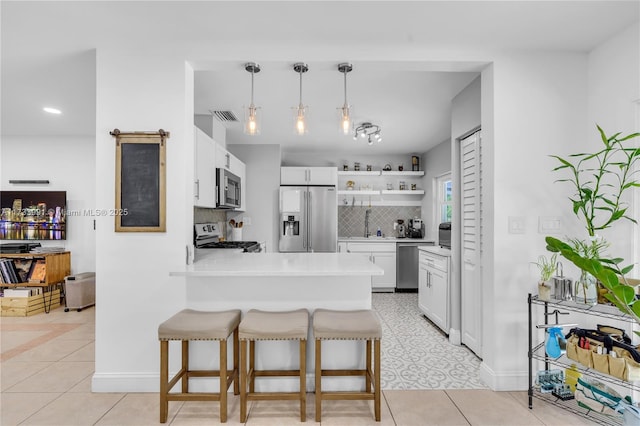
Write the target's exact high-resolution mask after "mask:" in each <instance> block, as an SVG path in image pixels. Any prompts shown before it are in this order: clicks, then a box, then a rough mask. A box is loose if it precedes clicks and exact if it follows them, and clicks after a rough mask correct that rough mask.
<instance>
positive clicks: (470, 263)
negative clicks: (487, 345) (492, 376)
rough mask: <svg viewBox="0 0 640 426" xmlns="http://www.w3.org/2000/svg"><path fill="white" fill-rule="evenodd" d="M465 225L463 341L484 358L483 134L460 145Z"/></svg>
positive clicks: (463, 224) (462, 278)
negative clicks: (482, 270)
mask: <svg viewBox="0 0 640 426" xmlns="http://www.w3.org/2000/svg"><path fill="white" fill-rule="evenodd" d="M460 145H461V146H460V153H461V158H460V174H461V176H460V178H461V180H460V182H461V197H462V203H461V207H462V212H461V214H462V223H461V240H462V241H461V258H462V268H461V269H462V271H461V287H462V288H461V302H462V306H461V308H462V324H461V325H462V327H461V328H462V330H461V334H462V336H461V339H462V343H463V344H465V345H466V346H467V347H468V348H469V349H471V350H472V351H473V352H475V353H476V355H478V356H479V357H482V280H481V279H482V275H481V268H480V252H481V250H480V249H481V247H480V240H481V239H480V236H481V229H482V228H481V223H480V218H481V214H480V213H481V203H480V200H481V197H480V195H481V188H482V179H481V173H480V171H481V164H482V161H481V158H482V157H481V151H480V132H479V131H478V132H476V133H474V134H472V135H471V136H468V137H466V138H465V139H463V140H461V141H460Z"/></svg>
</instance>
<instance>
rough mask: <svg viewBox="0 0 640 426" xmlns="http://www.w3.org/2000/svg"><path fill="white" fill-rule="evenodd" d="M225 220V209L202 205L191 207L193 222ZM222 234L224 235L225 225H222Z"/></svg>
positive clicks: (223, 221) (224, 221)
mask: <svg viewBox="0 0 640 426" xmlns="http://www.w3.org/2000/svg"><path fill="white" fill-rule="evenodd" d="M209 222H222V223H226V222H227V212H226V210H215V209H208V208H203V207H194V208H193V223H209ZM222 228H223V229H222V235H223V236H226V234H227V233H226V229H225V228H226V226H223V227H222Z"/></svg>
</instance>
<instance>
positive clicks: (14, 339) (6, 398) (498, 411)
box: [0, 308, 587, 426]
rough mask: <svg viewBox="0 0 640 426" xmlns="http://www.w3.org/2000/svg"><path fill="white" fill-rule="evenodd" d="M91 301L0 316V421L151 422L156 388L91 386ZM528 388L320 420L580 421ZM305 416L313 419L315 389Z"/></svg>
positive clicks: (214, 412) (200, 416)
mask: <svg viewBox="0 0 640 426" xmlns="http://www.w3.org/2000/svg"><path fill="white" fill-rule="evenodd" d="M94 314H95V311H94V309H93V308H89V309H85V310H83V311H82V312H75V311H71V312H64V310H63V309H62V308H59V309H56V310H53V311H52V312H51V313H49V314H39V315H36V316H33V317H28V318H6V317H3V318H1V319H0V330H1V338H0V379H1V380H0V391H1V395H0V397H1V398H0V412H1V413H0V424H1V425H2V426H12V425H59V426H68V425H100V426H106V425H114V426H116V425H117V426H122V425H136V426H138V425H156V424H159V422H158V415H159V408H158V394H157V393H92V392H91V376H92V374H93V371H94V338H95V336H94ZM239 402H240V401H239V398H238V397H236V396H233V395H231V396H230V398H229V408H228V409H229V420H228V424H230V425H233V424H238V423H239V421H238V420H239V417H240V416H239ZM526 404H527V395H526V392H492V391H490V390H486V389H480V390H477V389H476V390H464V389H455V390H386V391H383V401H382V421H381V422H380V423H376V422H375V421H373V417H372V416H373V414H372V406H371V402H366V401H326V402H325V403H324V404H323V410H322V411H323V416H322V425H345V426H347V425H349V426H351V425H376V424H379V425H385V426H386V425H403V426H404V425H407V426H409V425H420V426H422V425H469V424H471V425H583V424H585V423H587V422H586V421H585V419H583V418H580V417H576V416H574V415H572V414H570V413H568V412H566V411H562V410H560V409H558V408H556V407H553V406H551V405H547V404H545V403H544V402H542V401H536V403H535V409H534V410H529V409H528V408H527V405H526ZM218 413H219V411H218V406H217V403H214V404H211V403H200V402H190V403H181V402H173V403H171V404H170V406H169V420H168V422H167V424H170V425H172V426H182V425H205V424H211V423H218V419H219V417H218ZM307 413H308V415H307V422H309V423H310V424H314V423H315V422H314V416H315V407H314V403H313V395H312V394H309V396H308V407H307ZM298 420H299V419H298V411H297V405H296V404H295V403H294V402H289V401H282V402H280V401H259V402H254V403H253V404H252V406H251V407H250V411H249V418H248V420H247V423H246V424H247V425H287V424H299V421H298Z"/></svg>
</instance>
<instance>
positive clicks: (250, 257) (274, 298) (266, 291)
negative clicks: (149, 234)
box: [170, 250, 384, 391]
mask: <svg viewBox="0 0 640 426" xmlns="http://www.w3.org/2000/svg"><path fill="white" fill-rule="evenodd" d="M383 274H384V271H383V270H382V268H380V267H379V266H376V265H375V264H373V263H372V262H371V261H369V260H368V259H367V258H366V257H365V256H361V255H357V254H347V253H237V252H236V253H228V254H226V253H221V252H220V251H218V250H216V251H211V252H210V253H207V252H206V250H205V251H204V253H201V252H199V253H196V261H195V262H194V263H193V264H191V265H185V266H184V269H183V270H176V271H172V272H171V273H170V275H171V276H176V277H185V278H186V279H185V281H186V288H185V291H186V306H185V307H186V308H191V309H197V310H226V309H240V310H242V311H243V314H244V313H246V312H247V311H249V310H250V309H261V310H266V311H285V310H294V309H300V308H305V309H307V310H308V311H309V314H310V315H311V314H313V311H314V310H315V309H318V308H325V309H339V310H351V309H371V277H372V276H375V275H383ZM309 342H313V336H312V333H311V331H309ZM194 343H196V344H197V345H199V346H203V349H202V350H197V347H198V346H196V350H194V351H192V352H191V356H192V359H193V360H194V361H195V363H194V366H197V365H198V364H201V365H202V367H203V368H205V367H210V366H211V362H214V364H215V363H217V358H216V359H214V358H215V353H216V350H214V348H213V347H209V346H210V345H212V343H211V342H194ZM294 343H295V342H269V341H266V342H260V344H259V345H258V346H257V347H256V350H257V353H256V364H257V367H258V368H271V367H277V368H282V367H283V365H282V364H283V363H285V364H287V365H284V367H285V368H287V367H290V368H295V365H297V361H296V356H294V354H295V350H296V349H295V348H294V346H295V345H294ZM361 344H362V343H361V342H354V341H335V342H330V344H327V345H325V346H326V348H327V349H326V350H330V351H331V353H332V357H331V360H332V363H335V365H333V366H332V363H329V362H327V365H326V368H354V367H355V366H358V365H364V364H363V363H364V359H361V358H362V357H361V356H359V355H358V354H362V352H363V351H362V350H359V346H358V345H361ZM205 347H206V349H204V348H205ZM312 347H313V346H312V345H309V348H312ZM324 350H325V349H324V347H323V351H324ZM314 359H315V357H314V354H313V351H312V350H308V352H307V365H308V366H313V365H314ZM324 364H325V363H324V362H323V367H325V365H324ZM307 373H308V376H309V380H307V384H308V386H311V388H310V390H312V388H313V383H314V382H313V380H312V378H313V374H312V373H313V369H312V368H309V370H308V372H307ZM328 380H329V382H328V384H329V387H330V388H331V387H333V388H335V389H340V388H342V387H343V385H344V386H346V387H347V388H349V387H351V388H353V383H354V381H356V383H357V381H358V380H359V379H356V378H344V379H343V378H331V379H328ZM261 382H262V383H263V384H262V385H260V384H259V383H258V382H256V388H258V387H259V386H266V388H267V389H273V390H278V391H281V390H287V389H291V390H293V388H295V386H296V383H295V379H263V380H261ZM194 389H196V388H194ZM205 389H209V390H211V389H210V388H205Z"/></svg>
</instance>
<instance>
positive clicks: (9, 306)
mask: <svg viewBox="0 0 640 426" xmlns="http://www.w3.org/2000/svg"><path fill="white" fill-rule="evenodd" d="M44 296H45V299H46V306H47V310H48V309H49V300H51V309H55V308H57V307H59V306H60V289H55V290H53V291H52V292H46V293H44ZM50 298H51V299H50ZM44 308H45V300H43V298H42V294H38V295H35V296H30V297H0V316H3V317H28V316H31V315H36V314H39V313H41V312H44V311H45V309H44Z"/></svg>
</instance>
